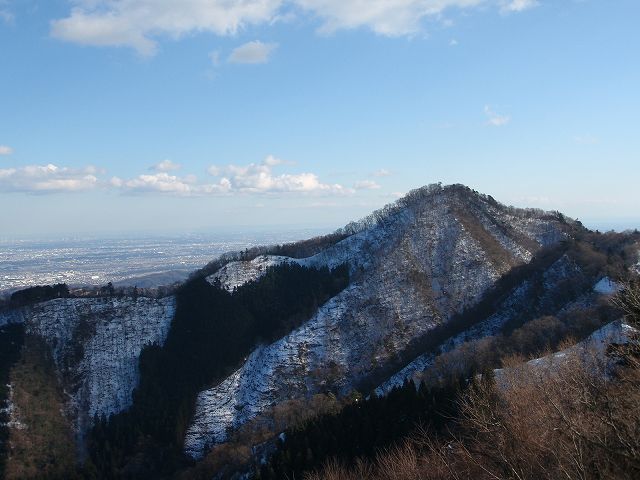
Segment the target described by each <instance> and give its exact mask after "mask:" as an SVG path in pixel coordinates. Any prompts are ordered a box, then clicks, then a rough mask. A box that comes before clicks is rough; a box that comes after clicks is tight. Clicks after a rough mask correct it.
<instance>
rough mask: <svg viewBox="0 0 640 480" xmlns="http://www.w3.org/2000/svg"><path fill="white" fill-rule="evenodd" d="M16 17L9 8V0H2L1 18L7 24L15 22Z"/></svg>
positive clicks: (0, 6)
mask: <svg viewBox="0 0 640 480" xmlns="http://www.w3.org/2000/svg"><path fill="white" fill-rule="evenodd" d="M15 19H16V17H15V15H14V14H13V12H12V11H11V10H10V9H9V0H0V20H1V21H2V22H4V23H6V24H7V25H10V24H13V23H14V21H15Z"/></svg>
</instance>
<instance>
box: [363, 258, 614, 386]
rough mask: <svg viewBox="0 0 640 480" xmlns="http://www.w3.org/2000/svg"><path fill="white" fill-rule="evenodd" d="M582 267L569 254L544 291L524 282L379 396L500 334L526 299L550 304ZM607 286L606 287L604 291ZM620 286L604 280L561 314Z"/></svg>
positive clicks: (406, 370) (407, 369)
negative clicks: (464, 348) (440, 360)
mask: <svg viewBox="0 0 640 480" xmlns="http://www.w3.org/2000/svg"><path fill="white" fill-rule="evenodd" d="M581 273H582V272H581V271H580V268H579V267H578V266H577V265H576V264H575V263H573V262H572V261H571V260H570V259H569V258H568V257H567V256H566V255H564V256H562V257H561V258H560V259H559V260H558V261H556V262H555V263H553V264H552V265H551V267H549V268H548V269H547V270H546V271H545V273H544V281H543V282H542V287H543V288H542V290H541V291H540V290H536V289H535V287H534V286H533V285H532V284H531V282H529V281H525V282H524V283H522V284H521V285H520V286H518V287H517V288H515V289H514V290H513V291H512V292H511V293H510V294H509V296H507V298H506V299H505V300H504V301H502V302H501V305H500V307H499V308H498V309H497V312H496V313H494V314H493V315H491V316H489V317H488V318H486V319H484V320H482V321H479V322H478V323H477V324H476V325H474V326H473V327H471V328H469V329H468V330H465V331H464V332H463V333H460V334H458V335H456V336H454V337H451V338H449V339H448V340H447V341H445V342H444V343H443V344H442V345H440V347H439V348H438V349H437V351H436V352H434V353H425V354H423V355H420V356H419V357H417V358H416V359H415V360H413V361H412V362H411V363H409V364H408V365H406V366H405V367H404V368H403V369H402V370H400V371H398V372H397V373H395V374H394V375H392V376H391V377H390V378H389V379H388V380H386V381H385V382H384V383H383V384H382V385H380V386H379V387H378V388H377V389H376V394H377V395H384V394H386V393H388V392H390V391H391V390H392V389H393V388H395V387H400V386H402V385H403V384H404V383H405V382H406V381H408V380H413V381H414V382H415V383H416V384H419V383H420V381H421V377H422V374H423V373H424V372H425V370H427V369H428V368H429V367H431V366H432V365H433V362H434V360H435V359H436V357H437V356H438V355H440V354H442V353H446V352H449V351H451V350H453V349H454V348H456V347H458V346H460V345H461V344H462V343H464V342H468V341H471V340H477V339H480V338H485V337H488V336H490V335H496V334H498V333H500V332H501V331H502V329H503V327H504V325H506V324H507V323H508V322H509V321H511V320H514V319H516V318H517V317H518V316H519V315H520V314H521V312H522V308H523V306H525V305H527V303H528V302H527V297H529V296H532V295H535V296H536V297H537V298H538V299H539V301H540V303H541V304H543V305H544V304H545V303H546V302H551V298H552V295H553V294H554V292H555V291H556V289H558V288H561V284H562V283H563V282H564V281H566V280H567V279H569V278H574V279H577V278H579V277H580V275H581ZM604 286H606V287H607V288H605V287H604ZM614 287H615V288H617V284H615V282H612V281H610V280H609V279H608V278H606V277H605V278H603V279H602V280H600V281H598V282H597V283H596V284H595V285H594V286H593V292H594V294H593V295H587V296H586V297H581V298H579V299H578V300H577V301H573V302H568V303H566V304H564V305H561V306H560V307H559V308H558V310H557V311H558V312H561V311H565V310H568V309H570V308H572V307H574V306H578V305H579V306H581V307H584V306H586V305H587V304H595V303H596V302H597V301H598V300H599V297H600V296H602V295H605V296H608V295H611V294H613V293H615V291H617V290H616V289H615V288H614Z"/></svg>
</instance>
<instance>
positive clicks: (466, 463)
mask: <svg viewBox="0 0 640 480" xmlns="http://www.w3.org/2000/svg"><path fill="white" fill-rule="evenodd" d="M616 303H617V304H618V305H619V306H620V307H621V309H622V310H623V311H624V312H625V313H626V317H627V322H628V323H630V324H631V325H633V326H635V327H636V328H637V327H638V326H640V284H638V283H636V284H630V285H629V286H628V287H627V288H626V290H625V291H624V292H623V293H622V294H621V295H620V296H619V297H618V300H617V302H616ZM479 347H482V345H479ZM480 350H482V349H480ZM610 350H612V352H610V358H609V359H608V360H607V359H603V357H602V355H597V354H596V353H595V352H592V353H593V355H592V356H590V357H585V352H584V351H582V350H580V351H578V350H576V351H575V353H574V355H566V356H564V357H563V358H562V360H561V361H559V360H557V359H556V360H555V361H551V360H550V361H549V362H547V363H544V364H540V363H538V364H537V365H535V366H533V365H531V364H523V363H521V359H519V360H520V361H515V360H514V359H513V358H512V359H511V360H505V362H504V363H506V364H516V363H518V364H519V365H517V366H514V367H512V368H509V369H507V370H505V371H503V372H502V373H501V375H499V376H498V378H497V379H494V378H493V375H491V374H488V375H487V374H485V375H484V376H482V377H481V378H478V379H477V380H476V381H474V382H473V384H472V385H471V386H470V387H469V388H468V389H467V390H466V391H465V393H464V394H463V395H462V396H461V398H460V400H459V402H460V407H461V416H460V418H459V419H456V420H454V421H453V422H452V426H451V433H450V435H448V436H447V437H446V438H433V437H432V436H430V435H429V434H428V433H426V432H424V431H419V432H417V433H416V434H415V435H414V436H413V437H412V438H410V439H408V440H406V441H405V442H404V443H402V444H400V445H398V446H396V447H394V448H392V449H390V450H388V451H385V452H381V453H380V454H379V455H378V456H377V457H376V458H375V459H374V460H373V461H369V462H363V461H360V462H357V463H356V464H355V465H352V466H343V465H339V464H337V463H336V462H329V463H328V464H327V465H326V466H325V468H324V469H323V470H322V471H320V472H315V473H312V474H310V475H308V476H307V477H306V478H307V479H308V480H338V479H340V480H351V479H354V480H355V479H360V478H370V479H374V480H378V479H379V480H387V479H396V480H414V479H415V480H418V479H426V480H429V479H434V480H435V479H445V478H447V479H450V478H452V479H463V478H474V479H517V480H528V479H531V480H533V479H559V478H565V479H568V480H573V479H576V480H590V479H602V478H606V479H620V480H627V479H628V480H631V479H635V478H640V349H639V347H638V338H637V336H636V338H632V340H631V342H630V343H629V344H628V345H627V346H613V347H612V349H610ZM616 357H617V360H618V364H617V365H616V366H615V367H613V368H612V361H611V359H612V358H616ZM549 358H553V357H549Z"/></svg>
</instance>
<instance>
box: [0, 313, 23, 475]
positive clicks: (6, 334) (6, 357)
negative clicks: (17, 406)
mask: <svg viewBox="0 0 640 480" xmlns="http://www.w3.org/2000/svg"><path fill="white" fill-rule="evenodd" d="M23 343H24V325H5V326H3V327H0V475H1V474H2V472H4V470H5V462H6V460H7V453H8V448H7V446H8V445H7V442H8V440H9V428H8V427H7V423H8V422H9V420H10V413H9V411H8V406H9V400H10V398H9V396H10V393H11V391H10V388H9V377H10V374H11V368H12V367H13V365H14V364H15V363H16V362H17V361H18V359H19V358H20V350H21V349H22V345H23Z"/></svg>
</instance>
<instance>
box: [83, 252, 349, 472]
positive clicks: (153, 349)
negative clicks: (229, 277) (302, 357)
mask: <svg viewBox="0 0 640 480" xmlns="http://www.w3.org/2000/svg"><path fill="white" fill-rule="evenodd" d="M348 283H349V274H348V268H347V266H346V265H344V266H341V267H338V268H336V269H334V270H329V269H327V268H324V269H312V268H306V267H302V266H299V265H297V264H283V265H280V266H277V267H271V268H269V269H268V270H267V272H266V274H265V275H264V276H263V277H261V278H260V279H258V280H256V281H252V282H249V283H247V284H245V285H243V286H241V287H238V288H236V289H234V290H233V291H232V292H229V291H227V290H226V289H224V288H222V287H221V286H220V284H219V283H216V284H213V285H212V284H210V283H209V282H207V281H206V280H205V279H204V278H202V277H196V278H194V279H192V280H191V281H189V282H187V283H186V284H185V285H184V286H183V287H181V288H180V289H179V290H178V292H177V308H176V314H175V317H174V319H173V321H172V323H171V328H170V331H169V335H168V337H167V340H166V342H165V344H164V346H162V347H160V346H158V345H150V346H149V347H147V348H145V349H144V350H143V353H142V355H141V358H140V384H139V386H138V388H137V389H136V390H135V392H134V401H133V406H132V407H131V408H130V409H129V410H127V411H126V412H123V413H120V414H118V415H115V416H113V417H111V418H108V419H107V418H102V419H96V425H95V427H94V429H93V431H92V432H90V436H89V459H88V461H87V466H86V471H85V472H84V475H85V476H95V477H97V478H161V477H163V476H169V475H170V474H171V473H172V472H175V471H176V470H177V469H179V468H180V467H181V466H185V465H188V464H189V460H188V459H186V458H185V457H184V455H183V453H182V443H183V439H184V434H185V431H186V429H187V428H188V425H189V422H190V420H191V417H192V415H193V412H194V408H195V399H196V395H197V393H198V392H200V391H201V390H203V389H205V388H207V387H209V386H210V385H212V384H215V383H216V382H218V381H220V380H222V379H223V378H225V376H227V375H228V374H229V373H231V372H232V371H233V370H234V369H235V368H237V367H238V366H239V363H240V362H241V361H242V359H243V358H244V357H245V356H246V355H248V354H249V353H250V352H251V350H252V349H253V348H255V346H256V345H257V344H259V343H261V342H271V341H273V340H275V339H277V338H280V337H282V336H283V335H285V334H286V333H288V332H289V331H291V330H292V329H294V328H295V327H297V326H299V325H300V324H301V323H303V322H304V321H306V320H307V319H308V318H309V317H310V316H311V315H312V314H313V313H314V312H315V311H316V310H317V308H318V307H319V306H320V305H322V304H323V303H324V302H325V301H326V300H328V299H329V298H331V297H332V296H334V295H336V294H337V293H339V292H340V291H341V290H342V289H343V288H344V287H346V285H347V284H348Z"/></svg>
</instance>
